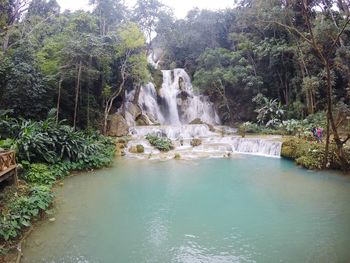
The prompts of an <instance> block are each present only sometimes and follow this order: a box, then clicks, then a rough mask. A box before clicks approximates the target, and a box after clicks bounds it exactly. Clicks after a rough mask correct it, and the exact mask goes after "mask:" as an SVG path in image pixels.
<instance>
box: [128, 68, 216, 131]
mask: <svg viewBox="0 0 350 263" xmlns="http://www.w3.org/2000/svg"><path fill="white" fill-rule="evenodd" d="M162 73H163V84H162V87H161V88H160V89H159V90H158V91H157V90H156V88H155V86H154V84H153V83H148V84H147V85H145V86H143V87H141V91H140V95H139V105H140V107H141V109H142V113H143V114H144V115H146V116H148V117H149V118H150V119H151V120H153V121H154V123H158V124H163V125H183V124H188V123H190V122H191V121H193V120H195V119H200V120H201V121H203V122H205V123H209V124H220V118H219V116H218V115H217V113H216V111H215V107H214V105H213V103H211V102H210V100H209V98H208V97H207V96H203V95H196V94H194V92H193V88H192V83H191V78H190V77H189V75H188V74H187V73H186V71H185V70H184V69H180V68H178V69H174V70H162ZM134 95H135V91H132V92H130V93H129V94H127V100H128V101H133V98H134ZM128 122H129V125H131V126H133V125H134V123H133V122H130V121H128Z"/></svg>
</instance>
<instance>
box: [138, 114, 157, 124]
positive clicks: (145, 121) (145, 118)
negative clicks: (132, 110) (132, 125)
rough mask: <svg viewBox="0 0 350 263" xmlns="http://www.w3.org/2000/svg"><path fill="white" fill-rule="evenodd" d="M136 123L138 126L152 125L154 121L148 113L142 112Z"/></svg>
mask: <svg viewBox="0 0 350 263" xmlns="http://www.w3.org/2000/svg"><path fill="white" fill-rule="evenodd" d="M136 124H137V125H138V126H148V125H152V124H153V123H152V121H151V120H150V119H149V117H148V116H147V115H145V114H141V115H139V116H138V117H137V119H136Z"/></svg>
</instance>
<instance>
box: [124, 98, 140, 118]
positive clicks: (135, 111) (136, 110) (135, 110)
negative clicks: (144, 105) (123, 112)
mask: <svg viewBox="0 0 350 263" xmlns="http://www.w3.org/2000/svg"><path fill="white" fill-rule="evenodd" d="M127 111H128V112H129V113H130V114H131V116H132V117H133V118H134V120H136V119H137V118H138V117H139V116H140V115H141V114H142V110H141V108H140V106H139V105H136V104H134V103H131V102H130V103H128V105H127Z"/></svg>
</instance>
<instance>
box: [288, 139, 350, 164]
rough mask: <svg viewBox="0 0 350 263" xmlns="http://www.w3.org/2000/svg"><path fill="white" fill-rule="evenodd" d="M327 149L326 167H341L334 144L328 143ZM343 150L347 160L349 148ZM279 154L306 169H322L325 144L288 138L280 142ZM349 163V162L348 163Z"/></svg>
mask: <svg viewBox="0 0 350 263" xmlns="http://www.w3.org/2000/svg"><path fill="white" fill-rule="evenodd" d="M329 150H330V151H329V164H328V168H332V169H341V162H340V160H339V158H338V154H337V150H336V146H335V145H334V144H330V149H329ZM344 151H345V155H346V156H347V158H348V160H349V157H350V149H349V148H345V149H344ZM281 156H283V157H285V158H289V159H292V160H295V162H296V163H297V164H298V165H301V166H303V167H305V168H307V169H322V168H323V164H324V158H325V144H323V143H316V142H315V141H313V140H310V139H309V140H305V139H298V138H290V139H287V140H286V141H284V142H283V143H282V150H281ZM349 165H350V163H348V166H349Z"/></svg>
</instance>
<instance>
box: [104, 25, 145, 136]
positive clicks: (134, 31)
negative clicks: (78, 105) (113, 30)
mask: <svg viewBox="0 0 350 263" xmlns="http://www.w3.org/2000/svg"><path fill="white" fill-rule="evenodd" d="M144 45H145V38H144V35H143V33H142V32H141V31H140V29H139V27H138V26H137V25H136V24H135V23H131V22H128V23H126V24H124V25H122V26H121V27H120V29H119V30H118V32H117V45H116V54H117V57H118V60H119V65H120V66H119V76H120V82H119V85H118V86H117V87H113V89H112V87H111V86H106V87H105V89H104V121H103V132H104V134H106V133H107V120H108V115H109V114H110V112H111V109H112V107H113V103H114V101H115V100H116V98H117V97H118V96H119V95H120V94H122V93H123V92H124V91H125V84H126V81H127V80H128V79H129V78H130V77H131V78H134V79H136V80H137V81H138V82H139V83H142V82H144V80H145V78H146V75H147V74H145V68H144V67H145V66H146V64H145V59H146V54H145V52H144V50H143V48H144Z"/></svg>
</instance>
